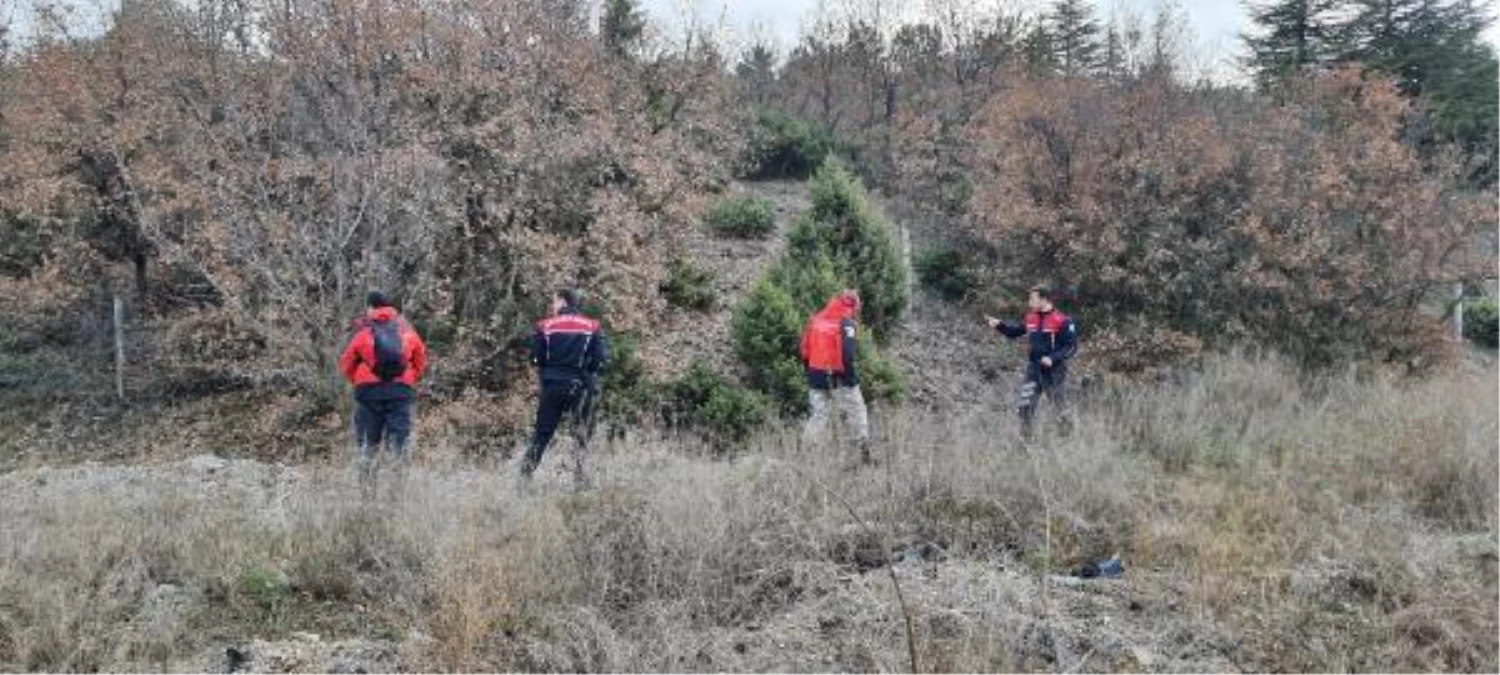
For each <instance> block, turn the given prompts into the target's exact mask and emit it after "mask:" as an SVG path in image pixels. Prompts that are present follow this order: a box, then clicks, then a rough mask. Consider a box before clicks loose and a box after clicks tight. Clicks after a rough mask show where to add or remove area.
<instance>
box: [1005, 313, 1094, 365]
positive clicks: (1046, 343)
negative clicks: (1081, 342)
mask: <svg viewBox="0 0 1500 675" xmlns="http://www.w3.org/2000/svg"><path fill="white" fill-rule="evenodd" d="M996 330H998V331H1000V334H1001V335H1004V336H1005V337H1008V338H1010V339H1012V340H1014V339H1016V338H1019V337H1022V336H1026V337H1027V346H1028V350H1027V358H1028V359H1029V360H1030V361H1031V363H1032V364H1033V365H1035V364H1038V363H1040V362H1041V360H1042V358H1043V357H1048V358H1051V359H1052V363H1054V364H1060V363H1066V362H1067V360H1068V359H1071V358H1073V355H1074V354H1077V353H1078V326H1077V325H1075V324H1074V323H1073V320H1072V319H1070V318H1068V315H1066V314H1063V313H1062V312H1061V311H1058V310H1056V309H1053V310H1051V311H1048V312H1030V313H1028V314H1027V315H1026V320H1025V322H1024V323H1023V324H1021V325H1019V326H1018V325H1015V324H1012V323H1008V322H1004V321H1002V322H1000V325H999V326H998V327H997V328H996Z"/></svg>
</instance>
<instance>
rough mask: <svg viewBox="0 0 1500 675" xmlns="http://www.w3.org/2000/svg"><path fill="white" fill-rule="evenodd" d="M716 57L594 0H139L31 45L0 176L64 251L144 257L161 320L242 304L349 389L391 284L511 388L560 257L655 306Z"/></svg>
mask: <svg viewBox="0 0 1500 675" xmlns="http://www.w3.org/2000/svg"><path fill="white" fill-rule="evenodd" d="M712 58H714V57H713V56H712V55H711V54H708V53H707V52H706V51H705V50H702V49H698V50H696V51H693V52H691V53H687V54H683V55H678V54H666V55H663V56H662V57H661V60H662V62H663V63H665V64H667V65H663V66H662V67H659V68H652V69H650V70H649V71H646V70H643V69H641V68H639V67H638V66H637V64H634V63H631V62H625V61H623V60H620V59H617V58H615V57H612V56H611V55H610V54H608V53H607V51H606V50H605V49H604V48H603V47H602V46H601V45H600V43H599V42H598V40H597V39H596V38H595V36H593V35H592V34H591V33H590V32H589V30H588V26H587V20H586V13H585V12H583V11H582V9H581V7H579V6H572V5H568V6H563V5H559V4H557V3H547V2H532V1H531V0H498V1H489V0H474V1H472V2H460V3H454V4H449V5H445V6H444V8H443V11H441V12H436V11H433V10H432V8H430V7H429V6H427V5H425V4H423V3H415V2H396V3H366V2H354V1H351V2H334V3H309V2H301V1H293V2H266V3H263V4H259V3H228V2H225V3H209V4H208V5H206V6H203V7H201V8H200V11H192V12H190V11H188V10H187V9H186V8H184V7H182V6H179V5H176V4H174V3H171V2H165V1H162V2H144V3H131V4H130V5H129V6H128V8H127V9H126V11H123V12H121V13H120V14H119V15H118V16H117V17H116V20H115V22H114V24H113V25H112V27H111V28H110V29H109V31H108V32H107V33H106V34H105V35H103V36H102V37H100V38H98V39H56V40H53V41H50V42H46V43H44V44H42V45H40V46H38V47H36V48H35V49H33V50H31V51H30V52H28V53H27V54H25V55H24V59H23V61H22V62H20V63H19V64H18V67H17V70H16V76H15V77H14V78H12V80H11V86H12V91H10V92H7V94H8V95H7V96H5V98H4V101H5V106H4V110H3V111H0V112H3V119H4V124H5V129H4V131H5V135H6V137H7V139H8V141H9V142H8V143H7V144H6V145H5V146H4V147H3V157H0V159H3V161H0V166H3V168H0V192H3V196H4V199H5V203H6V206H7V208H8V209H10V210H12V211H14V212H16V213H18V214H19V215H21V216H24V217H26V218H30V219H33V220H36V221H40V222H45V223H46V224H47V226H49V227H51V228H53V229H54V230H57V231H62V232H66V233H69V236H64V237H62V239H64V240H68V241H71V240H72V237H71V233H73V232H74V231H75V230H77V229H78V228H77V227H76V224H78V223H86V224H90V226H91V228H92V229H84V230H83V232H84V234H85V235H86V239H87V241H89V242H90V243H91V244H92V245H93V246H92V249H91V251H92V253H89V252H76V251H74V252H73V253H70V255H74V256H75V257H76V256H77V255H83V256H85V257H87V256H90V255H102V256H104V257H105V258H107V259H109V260H128V261H131V262H132V263H133V266H134V271H135V273H136V276H137V282H138V284H139V285H140V291H141V293H140V299H141V301H142V304H143V305H149V306H150V309H152V310H155V311H156V313H157V314H158V315H159V316H160V317H161V318H162V320H164V321H167V322H168V323H169V324H170V323H171V322H173V321H175V319H174V316H175V315H174V314H172V312H173V311H178V308H179V307H180V306H181V305H182V304H183V302H187V304H190V305H191V304H200V305H201V304H211V305H217V306H220V307H223V308H225V309H226V310H228V312H227V313H226V314H225V316H227V317H231V318H232V320H234V321H235V322H237V323H238V324H239V325H238V326H237V327H236V328H235V331H237V332H248V333H249V334H250V335H251V336H253V338H254V340H253V342H254V343H256V344H262V345H264V349H262V350H258V352H255V353H259V354H262V355H263V359H262V363H260V364H259V365H260V366H261V367H260V368H259V369H258V370H259V372H260V373H261V374H262V375H268V376H281V377H284V378H287V379H289V380H290V381H294V382H299V383H301V384H302V385H304V386H310V387H314V388H318V389H322V390H323V391H324V392H325V393H331V392H332V391H334V390H335V388H334V387H335V385H336V377H335V375H334V373H333V362H334V357H335V356H336V350H337V349H338V348H339V346H340V343H341V341H342V337H343V336H342V334H340V328H341V327H342V326H344V325H345V323H346V320H347V318H348V317H349V316H351V315H352V314H354V313H355V312H357V311H359V309H360V306H359V302H360V299H361V298H362V297H363V293H364V291H365V290H366V289H368V288H370V287H381V288H384V289H386V290H388V291H390V292H392V293H393V294H394V295H395V296H396V297H397V298H399V299H400V300H401V302H402V303H403V305H404V309H405V310H406V311H407V313H408V314H409V315H410V316H412V317H413V318H414V320H416V321H417V323H418V326H419V327H420V328H422V329H424V330H426V331H428V332H431V333H432V334H433V335H434V337H435V338H436V339H437V341H438V342H439V343H441V344H442V345H443V346H444V347H445V348H446V349H447V350H448V352H449V354H450V355H451V358H447V359H444V361H443V363H444V366H443V367H440V368H438V369H436V371H435V372H434V375H435V377H436V378H437V379H438V383H439V384H440V385H441V383H444V382H446V383H448V384H453V385H455V386H457V385H461V384H463V383H466V382H472V383H475V384H479V385H481V386H485V387H488V388H492V389H503V388H506V387H508V386H509V384H510V381H511V380H513V379H514V378H513V377H512V376H514V375H515V374H516V369H515V368H514V366H515V365H517V360H516V359H515V358H513V357H514V356H515V354H514V349H513V348H514V347H515V345H516V340H515V338H517V337H519V336H520V335H521V334H522V333H523V332H524V327H525V325H526V324H527V322H528V321H529V319H531V318H534V317H533V316H532V315H533V314H534V313H535V312H537V311H538V310H539V309H540V307H541V305H542V302H543V301H542V297H543V296H544V295H545V294H546V293H547V292H548V290H549V289H551V288H553V287H555V286H557V285H559V284H576V285H579V286H581V287H583V288H585V289H586V290H587V291H588V292H589V294H590V295H591V297H593V298H594V300H595V301H596V303H597V304H598V305H599V306H600V307H602V308H603V309H605V310H606V311H607V312H608V316H607V318H608V319H609V320H610V321H611V322H612V323H613V325H614V326H616V327H619V328H623V329H629V328H632V327H636V326H641V325H645V324H647V323H648V322H649V321H650V320H651V317H652V316H654V315H656V314H658V313H659V312H660V311H662V309H663V307H662V303H661V302H660V301H659V299H658V297H657V293H656V292H655V289H656V288H657V286H658V285H659V281H660V279H661V278H662V277H663V274H664V271H663V266H662V264H661V263H660V262H659V261H660V260H663V259H665V258H666V257H667V256H666V255H665V253H666V252H667V251H668V249H669V248H670V246H671V245H672V242H673V241H674V239H675V234H674V233H675V232H676V231H678V228H681V227H684V226H686V225H687V224H688V223H689V222H690V219H689V218H688V217H687V215H688V214H687V212H686V209H687V208H691V207H692V206H693V205H694V204H695V198H694V193H696V192H698V191H700V190H702V189H703V188H704V187H706V186H707V183H708V182H709V181H711V180H712V176H714V175H717V174H722V173H723V172H722V171H716V170H715V167H716V166H718V160H717V154H716V152H715V149H716V148H717V147H719V146H722V140H721V139H722V138H724V137H725V134H724V131H723V129H722V127H723V124H722V123H720V122H719V121H718V120H716V119H715V118H714V117H713V115H712V114H711V113H712V108H715V107H717V104H716V103H715V101H717V99H716V98H714V97H715V96H716V95H717V94H716V92H717V89H716V87H717V86H718V83H717V81H716V80H715V79H714V78H711V77H707V76H706V75H705V71H704V68H703V66H702V65H701V64H702V63H704V62H705V60H710V61H711V59H712ZM708 72H709V73H712V72H714V68H713V66H712V65H711V64H710V66H709V68H708ZM648 78H649V85H650V86H649V87H648V86H646V85H647V84H648ZM648 90H650V91H654V92H665V93H661V94H652V96H655V97H657V98H661V97H666V98H667V99H669V107H668V109H667V111H666V112H667V113H669V114H665V115H664V114H658V113H656V112H655V111H654V109H653V107H652V105H653V102H652V101H648V100H647V99H648ZM673 96H675V97H676V98H672V97H673ZM59 250H60V251H61V250H64V249H62V248H60V249H59ZM67 250H70V251H72V250H73V249H67ZM148 263H149V264H148ZM148 278H149V279H150V281H151V282H152V283H153V284H158V285H164V286H167V287H168V288H165V289H160V290H158V289H153V290H152V292H149V293H148V292H147V286H146V281H147V279H148ZM78 281H79V282H82V281H83V280H78ZM189 286H191V287H193V288H194V289H198V290H196V291H194V292H192V293H189V292H188V291H187V290H186V288H187V287H189ZM204 289H206V290H204ZM163 296H165V297H166V298H171V299H175V300H176V301H175V302H165V301H164V300H163ZM188 296H191V297H188ZM209 351H210V353H211V351H212V350H209ZM233 356H234V357H235V358H244V356H245V354H244V353H243V352H238V351H237V352H236V353H234V354H233Z"/></svg>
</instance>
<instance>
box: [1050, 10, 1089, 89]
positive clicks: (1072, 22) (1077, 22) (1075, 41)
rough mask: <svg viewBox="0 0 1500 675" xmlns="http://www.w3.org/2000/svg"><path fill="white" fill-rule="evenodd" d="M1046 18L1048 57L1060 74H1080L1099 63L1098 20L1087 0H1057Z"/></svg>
mask: <svg viewBox="0 0 1500 675" xmlns="http://www.w3.org/2000/svg"><path fill="white" fill-rule="evenodd" d="M1046 22H1047V30H1048V36H1049V37H1050V38H1051V40H1050V42H1051V50H1052V54H1053V56H1052V61H1053V63H1055V64H1057V67H1058V68H1060V69H1061V70H1062V74H1063V75H1064V76H1067V77H1077V76H1079V75H1084V74H1087V73H1090V72H1092V71H1093V70H1094V68H1095V67H1096V66H1098V65H1099V49H1100V45H1099V20H1098V19H1097V18H1095V17H1094V8H1093V5H1091V4H1089V0H1057V2H1056V3H1055V4H1053V5H1052V11H1050V12H1049V13H1048V14H1047V19H1046Z"/></svg>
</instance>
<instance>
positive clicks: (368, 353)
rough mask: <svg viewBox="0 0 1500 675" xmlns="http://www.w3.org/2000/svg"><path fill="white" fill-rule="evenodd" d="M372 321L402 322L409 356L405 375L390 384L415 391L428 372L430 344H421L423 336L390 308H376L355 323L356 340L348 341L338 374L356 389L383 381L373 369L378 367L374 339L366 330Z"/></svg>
mask: <svg viewBox="0 0 1500 675" xmlns="http://www.w3.org/2000/svg"><path fill="white" fill-rule="evenodd" d="M370 321H399V322H401V324H400V325H401V349H402V351H404V352H405V353H406V372H404V373H401V375H400V376H398V377H396V379H394V380H391V381H392V382H395V383H397V384H404V385H406V386H408V387H413V388H415V387H416V386H417V382H418V381H420V380H421V379H422V372H423V371H425V370H427V345H426V344H423V343H422V337H421V336H420V335H417V331H416V329H414V328H412V327H411V324H409V323H407V322H406V320H405V319H403V318H401V316H400V315H399V314H397V313H396V310H395V309H392V308H390V307H377V308H375V309H372V310H370V311H369V313H367V314H366V315H365V316H364V317H363V318H361V319H359V320H357V321H355V330H354V337H353V338H352V339H350V340H349V346H348V347H346V348H345V349H344V355H343V356H342V357H340V358H339V372H341V373H343V374H344V379H346V380H349V383H350V384H352V385H354V386H356V387H362V386H365V385H372V384H380V378H379V377H378V376H376V375H375V371H374V370H372V367H373V366H374V365H375V338H374V337H373V336H372V335H371V334H370V331H369V330H367V329H366V325H367V322H370Z"/></svg>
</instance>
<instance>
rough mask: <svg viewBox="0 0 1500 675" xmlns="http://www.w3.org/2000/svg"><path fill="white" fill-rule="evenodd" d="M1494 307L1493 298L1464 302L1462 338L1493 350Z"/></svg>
mask: <svg viewBox="0 0 1500 675" xmlns="http://www.w3.org/2000/svg"><path fill="white" fill-rule="evenodd" d="M1496 318H1497V317H1496V307H1495V299H1494V298H1469V299H1467V300H1464V337H1466V338H1469V339H1470V340H1472V341H1474V343H1475V344H1480V345H1484V346H1486V347H1489V348H1491V349H1494V348H1495V346H1496V343H1497V342H1500V339H1497V338H1500V336H1497V321H1496Z"/></svg>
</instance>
